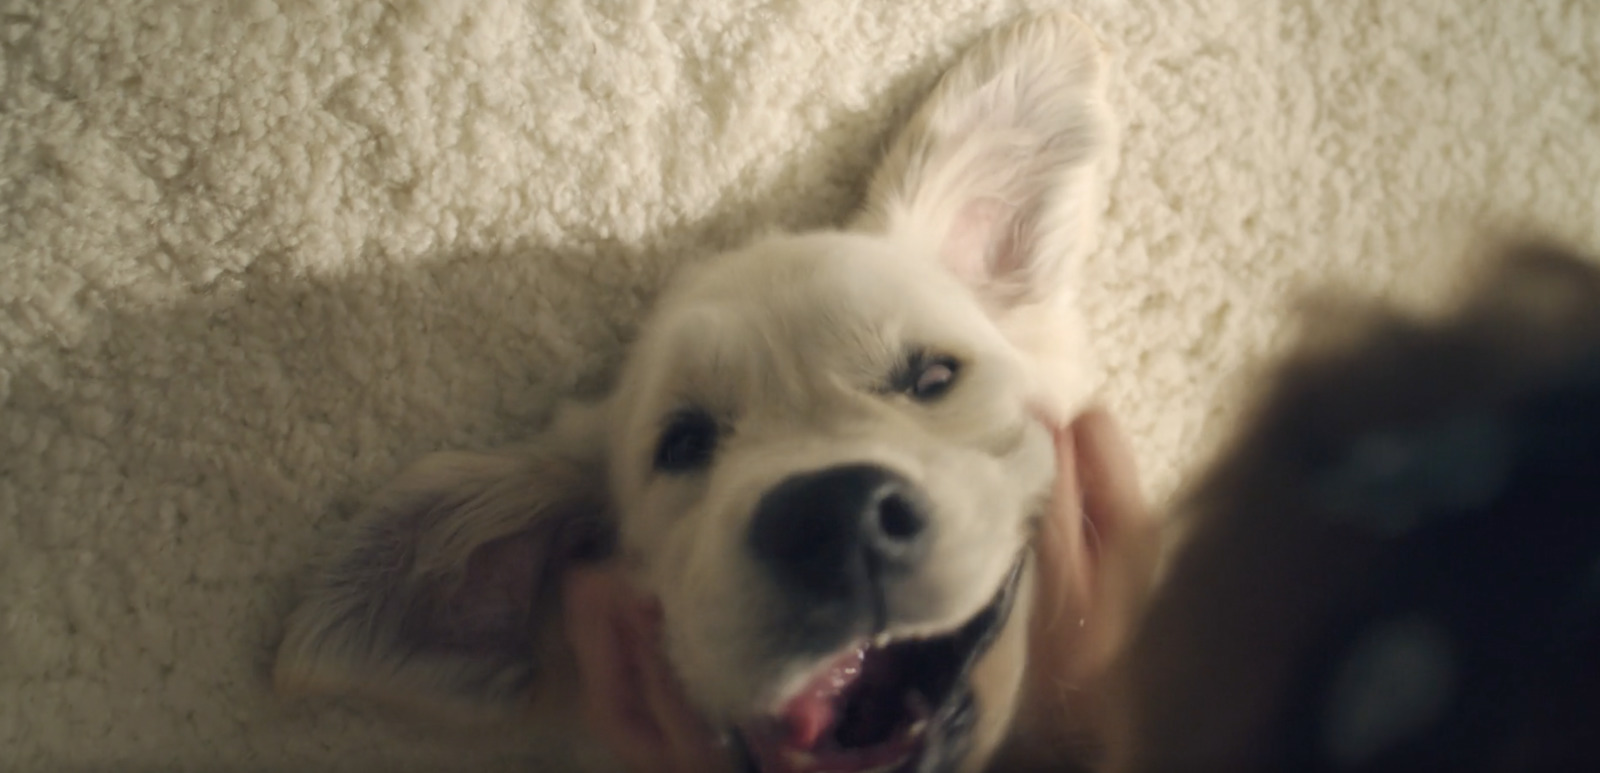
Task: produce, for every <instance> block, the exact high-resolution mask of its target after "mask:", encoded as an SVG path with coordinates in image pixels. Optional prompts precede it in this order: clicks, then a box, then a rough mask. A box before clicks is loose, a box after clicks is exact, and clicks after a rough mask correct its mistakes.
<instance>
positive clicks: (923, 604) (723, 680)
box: [611, 234, 1054, 721]
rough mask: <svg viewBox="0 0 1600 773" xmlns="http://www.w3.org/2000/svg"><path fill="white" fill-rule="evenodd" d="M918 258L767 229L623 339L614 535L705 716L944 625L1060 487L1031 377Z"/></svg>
mask: <svg viewBox="0 0 1600 773" xmlns="http://www.w3.org/2000/svg"><path fill="white" fill-rule="evenodd" d="M927 265H928V263H927V262H926V257H925V256H920V255H916V254H914V253H913V254H907V251H906V250H904V249H900V248H898V245H895V244H893V243H892V242H889V241H887V240H884V239H880V238H873V237H866V236H859V235H841V234H819V235H810V236H800V237H789V238H783V239H777V240H773V241H769V242H763V243H761V244H759V245H756V246H754V247H752V248H751V249H749V250H746V251H742V252H738V253H734V254H730V255H727V256H724V257H722V258H721V259H719V260H718V261H716V262H715V263H712V264H710V265H708V266H705V267H704V268H703V269H702V270H701V271H698V272H695V273H694V274H693V275H692V276H690V277H687V281H685V282H683V283H682V284H681V285H680V286H679V287H678V288H676V290H675V291H674V292H673V293H672V294H671V295H670V296H669V297H668V298H667V299H665V301H664V302H663V307H662V309H661V311H660V313H659V314H658V315H656V316H655V317H654V318H653V320H652V322H651V324H650V325H649V326H648V332H647V333H646V335H645V336H644V337H643V338H642V339H641V340H640V342H639V346H640V351H641V352H642V353H643V354H642V356H640V357H638V358H636V359H635V360H634V361H633V363H632V364H631V367H630V368H629V369H628V371H627V373H626V375H625V376H624V378H623V380H622V382H621V384H620V387H619V391H618V394H617V396H616V398H615V399H616V401H617V402H616V404H615V405H614V407H613V410H614V411H616V414H615V415H614V418H613V420H614V422H615V426H616V428H617V430H618V431H617V432H616V433H615V434H614V435H613V438H612V446H611V448H612V455H611V459H612V460H613V467H612V480H613V487H614V491H615V492H616V493H617V498H618V503H619V505H620V508H621V510H622V511H623V512H625V513H626V514H627V515H626V517H625V519H624V520H623V522H622V537H623V545H624V549H625V550H626V551H627V553H628V554H629V555H630V556H634V557H637V560H638V561H639V563H640V564H641V568H642V576H643V583H644V584H645V585H646V586H648V587H650V588H653V589H655V590H656V591H657V592H658V593H659V595H660V597H661V599H662V601H663V604H664V609H665V619H666V628H667V636H668V643H669V646H670V647H671V655H672V661H673V663H674V664H675V665H676V666H677V667H678V669H679V672H680V675H681V677H682V678H683V681H684V684H685V685H686V686H687V687H688V688H689V689H690V690H691V691H692V693H693V696H692V697H694V698H696V699H698V701H699V702H700V703H701V704H702V705H703V706H704V707H705V709H706V710H707V711H708V712H709V713H710V714H711V715H713V716H717V717H724V718H727V719H729V720H733V721H739V720H745V719H750V718H752V717H757V716H758V717H765V716H766V715H768V714H775V713H781V709H780V706H781V704H782V703H783V702H784V701H785V700H787V699H789V698H792V697H794V695H793V694H794V692H795V691H796V690H799V689H801V688H802V687H803V685H804V683H805V682H806V681H807V680H808V679H809V678H811V677H812V676H814V672H816V671H817V670H818V668H819V667H823V666H825V665H826V663H827V662H828V661H829V660H830V659H833V658H836V657H837V656H838V655H839V654H840V651H841V650H842V649H845V648H848V647H851V646H853V645H854V644H855V643H857V642H863V641H865V640H867V639H869V638H871V637H873V636H879V635H886V636H890V637H895V638H907V639H909V638H919V637H933V636H936V635H942V634H949V633H951V632H953V631H955V630H956V629H958V628H960V627H961V626H962V625H963V624H964V623H966V622H968V621H969V620H971V619H973V618H974V617H976V616H977V615H978V613H979V612H980V611H981V610H983V609H984V608H985V607H986V606H988V605H989V604H990V603H991V602H993V601H995V599H996V597H997V595H999V593H1000V591H1001V588H1002V585H1003V584H1004V582H1005V580H1006V579H1007V577H1008V576H1009V575H1010V574H1011V572H1012V569H1013V567H1015V566H1016V565H1017V564H1018V562H1019V560H1020V558H1021V556H1022V548H1023V545H1024V543H1025V541H1026V539H1027V537H1028V527H1029V525H1030V519H1031V518H1032V517H1033V516H1034V515H1036V514H1037V513H1039V512H1040V509H1041V508H1042V506H1043V504H1044V498H1045V496H1046V495H1047V494H1048V492H1049V487H1050V484H1051V481H1052V480H1053V477H1054V475H1053V473H1054V455H1053V449H1052V447H1051V444H1050V439H1049V436H1048V432H1047V431H1046V430H1045V429H1044V428H1043V426H1042V425H1041V424H1040V422H1039V421H1038V419H1037V418H1036V417H1035V416H1034V415H1033V413H1032V406H1031V405H1030V395H1029V394H1028V392H1027V385H1028V382H1029V376H1030V374H1029V372H1028V369H1027V365H1026V362H1025V360H1024V358H1023V356H1022V355H1021V354H1020V353H1019V352H1018V351H1017V350H1016V348H1015V347H1014V346H1012V345H1010V344H1009V343H1008V342H1007V340H1006V339H1005V337H1004V335H1002V334H1001V333H1000V331H999V330H998V329H997V328H996V326H995V325H994V324H993V323H992V322H991V321H990V320H989V317H988V315H987V314H986V313H985V312H984V310H983V309H982V308H981V307H980V306H979V304H978V303H977V302H976V300H975V298H974V297H973V296H972V294H971V293H970V292H967V291H965V290H964V288H963V287H962V286H961V285H960V284H959V282H957V281H956V280H955V279H954V278H953V277H951V276H949V275H947V274H944V273H941V272H931V271H928V270H927ZM841 488H842V489H850V488H856V489H858V490H857V491H854V492H851V491H843V492H841V491H840V490H839V489H841ZM875 498H876V499H877V501H874V500H875ZM819 508H832V509H834V510H835V511H836V512H835V513H833V514H830V513H823V512H817V509H819ZM764 540H766V541H774V540H775V541H776V544H772V545H768V544H765V542H764ZM835 543H838V544H835ZM880 543H881V544H880ZM807 545H812V546H815V547H814V549H806V546H807ZM869 656H870V657H880V656H881V654H880V648H871V649H869ZM941 665H942V666H948V667H949V668H950V669H952V670H954V669H956V668H958V667H959V666H960V663H956V662H951V663H947V664H941ZM894 689H898V690H900V692H899V693H898V694H895V695H893V696H892V697H893V698H894V699H896V700H901V699H906V698H908V697H909V695H908V694H907V693H908V692H909V689H910V686H909V685H904V686H896V688H894ZM935 697H941V698H942V697H946V696H935ZM898 708H899V707H898V706H895V707H892V709H898ZM886 710H889V709H886ZM907 719H908V720H910V715H909V714H908V715H907Z"/></svg>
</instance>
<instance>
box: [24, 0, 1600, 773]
mask: <svg viewBox="0 0 1600 773" xmlns="http://www.w3.org/2000/svg"><path fill="white" fill-rule="evenodd" d="M1031 1H1032V0H906V1H904V2H890V1H889V0H770V1H769V2H761V1H759V0H718V1H717V2H704V3H702V2H659V3H658V2H653V1H652V0H588V1H585V0H548V1H544V0H229V1H228V2H219V1H214V0H82V1H79V0H31V1H30V0H8V1H6V2H3V3H0V45H3V50H4V57H3V58H0V135H3V138H4V139H3V142H4V144H3V148H4V151H3V158H0V167H3V174H0V192H3V193H0V695H3V696H5V697H4V700H0V768H4V769H7V770H17V771H31V770H39V771H44V770H67V769H73V770H89V769H95V770H157V769H160V770H365V769H382V770H391V771H412V770H418V771H420V770H437V769H445V768H447V767H449V768H455V769H469V768H470V769H478V770H516V769H540V768H539V766H538V765H536V764H531V762H530V760H529V759H528V758H527V757H526V756H525V755H524V754H523V752H524V750H525V749H526V748H527V747H530V746H534V745H537V744H536V743H535V742H534V741H533V740H530V738H531V737H530V738H498V737H497V738H492V739H478V740H477V741H476V742H474V743H470V744H461V743H459V740H458V739H455V738H447V737H445V736H444V734H441V733H436V732H431V731H423V732H419V731H418V730H417V728H415V727H412V726H409V725H405V724H402V723H396V722H394V721H392V720H391V719H390V718H384V717H378V716H376V715H375V714H373V713H372V712H371V711H369V710H368V709H366V708H364V707H360V706H342V705H328V704H319V705H309V704H285V703H282V702H280V701H278V700H276V699H274V698H273V697H272V696H271V695H270V694H269V692H268V691H267V689H266V681H265V676H266V672H267V666H268V664H269V662H270V657H271V652H272V646H273V644H274V643H275V641H276V637H277V635H278V631H279V621H280V620H281V618H282V616H283V615H284V613H285V612H286V611H287V610H288V609H289V607H290V605H291V603H292V601H293V593H294V588H295V578H296V577H297V576H298V574H299V572H300V570H301V569H302V567H303V562H304V561H305V560H306V558H307V557H308V555H309V554H310V551H311V550H312V548H313V546H314V545H316V544H318V543H319V541H320V540H322V539H324V538H325V537H326V536H327V534H328V533H329V532H330V531H331V530H333V529H334V528H336V527H337V525H338V524H339V523H340V522H341V520H342V519H343V518H345V517H347V516H348V514H349V512H350V510H351V503H352V502H355V501H357V500H359V498H360V497H362V496H363V495H364V494H366V493H367V492H369V491H371V490H372V489H373V488H374V487H375V486H376V485H377V484H379V483H380V482H381V481H382V480H383V479H384V478H385V477H386V476H388V475H389V474H391V473H393V472H395V471H396V470H397V469H398V468H399V467H400V466H401V465H402V463H404V462H405V461H407V460H408V459H411V458H413V457H415V456H417V455H418V454H421V453H423V452H426V451H429V450H432V449H438V448H441V447H446V446H477V445H485V444H493V443H498V442H503V441H507V440H510V439H513V438H516V437H518V436H521V435H524V434H525V433H527V432H529V431H531V430H532V429H533V428H535V427H536V426H537V425H538V423H539V421H540V420H541V419H542V418H543V417H544V416H545V415H546V412H547V411H548V409H549V408H550V406H551V405H552V402H553V400H554V399H555V398H556V397H557V396H558V395H560V394H562V393H567V392H569V391H572V390H575V389H594V388H597V387H599V386H601V385H603V384H604V382H605V379H606V376H607V373H608V371H609V370H610V368H611V367H612V366H613V365H614V364H615V362H616V360H617V355H618V353H619V351H620V348H621V345H622V343H623V342H624V341H626V340H627V338H628V337H629V334H630V330H631V329H632V326H633V325H634V324H635V323H636V320H637V319H638V316H639V312H640V309H641V308H642V307H643V306H644V304H646V303H647V302H648V300H649V299H650V297H651V296H652V294H653V292H654V291H655V290H656V288H657V287H658V286H659V285H660V283H661V281H662V279H663V277H664V276H665V275H666V274H667V273H668V272H669V271H670V270H671V269H672V268H673V267H674V266H676V265H678V264H680V263H682V262H686V261H693V260H695V259H696V257H697V256H700V255H704V254H705V253H707V252H708V251H710V250H712V249H714V248H716V247H717V246H719V245H723V244H726V243H728V242H730V241H733V240H736V239H739V238H741V237H743V236H745V235H747V234H749V233H751V232H753V231H755V230H757V229H763V228H769V227H775V226H801V225H809V224H819V223H826V222H829V221H833V220H836V219H837V218H839V217H840V216H841V215H842V213H844V212H845V211H846V210H847V208H848V207H849V206H850V204H851V203H852V201H853V200H854V198H855V197H856V195H857V193H858V191H859V188H860V184H861V183H862V182H863V179H864V177H865V174H866V172H867V170H868V166H869V164H870V163H871V160H872V159H873V157H874V154H875V152H876V150H877V148H878V147H880V145H881V143H882V141H883V139H884V137H885V134H886V132H887V131H888V130H889V128H890V127H891V126H892V124H893V121H894V118H895V116H896V115H897V114H899V113H900V111H902V110H903V109H904V108H905V107H906V106H908V105H909V104H910V103H911V102H912V101H913V100H914V98H915V97H916V96H917V95H918V94H919V93H920V92H921V91H922V90H923V89H924V88H926V87H927V85H928V84H929V83H930V82H931V78H932V77H933V76H934V75H935V74H936V73H937V71H938V70H939V68H940V67H941V66H942V65H943V64H944V63H946V62H948V61H949V60H950V58H951V56H952V55H953V52H954V51H955V50H956V49H957V48H958V47H959V46H960V45H962V44H963V43H965V42H966V41H969V40H971V39H972V38H973V37H974V36H975V35H976V34H978V33H979V32H980V31H981V30H983V29H985V28H986V27H988V26H990V25H992V24H994V23H997V22H999V21H1001V20H1003V19H1005V18H1008V17H1010V16H1012V15H1014V14H1015V13H1017V12H1018V11H1019V10H1021V9H1022V8H1023V7H1024V6H1025V5H1026V4H1027V3H1028V2H1031ZM1033 4H1034V5H1040V4H1042V2H1034V3H1033ZM1076 7H1077V8H1078V9H1079V10H1080V11H1081V13H1082V14H1083V15H1084V16H1085V17H1086V18H1087V19H1088V20H1089V22H1090V23H1091V24H1092V25H1093V26H1095V27H1096V28H1097V29H1099V30H1100V31H1101V32H1102V33H1103V34H1104V36H1105V38H1106V39H1107V40H1108V41H1109V42H1110V43H1111V45H1112V46H1113V47H1114V48H1115V50H1116V54H1117V64H1116V68H1115V69H1116V74H1115V78H1116V80H1115V83H1114V85H1113V88H1112V92H1111V97H1112V101H1113V103H1114V105H1115V107H1116V109H1117V111H1118V112H1119V114H1120V115H1121V116H1122V120H1123V121H1124V122H1125V125H1124V131H1123V142H1122V146H1121V149H1120V157H1121V163H1120V168H1119V169H1118V170H1117V172H1116V178H1115V183H1114V185H1113V186H1112V188H1111V192H1110V206H1109V211H1108V212H1107V213H1106V226H1105V229H1104V231H1103V235H1102V237H1101V239H1100V242H1099V246H1098V248H1097V249H1096V251H1095V252H1094V253H1093V255H1092V265H1091V266H1090V270H1089V275H1090V277H1091V279H1092V281H1090V282H1089V284H1088V285H1087V286H1086V287H1084V288H1083V292H1084V294H1085V296H1086V304H1087V306H1088V308H1089V310H1090V313H1091V317H1092V320H1093V323H1094V326H1095V330H1096V332H1097V336H1098V341H1099V344H1100V346H1101V348H1102V350H1103V352H1104V355H1105V359H1106V362H1107V364H1108V365H1109V368H1110V382H1109V385H1108V388H1107V393H1106V394H1107V398H1106V399H1107V400H1108V401H1109V402H1110V403H1111V405H1112V406H1113V407H1114V408H1115V409H1116V410H1118V411H1119V412H1120V413H1121V414H1122V415H1123V416H1124V417H1125V418H1126V421H1127V424H1128V425H1129V427H1130V429H1131V431H1132V432H1133V434H1134V440H1135V443H1136V446H1137V449H1138V453H1139V454H1140V456H1141V457H1142V460H1143V462H1144V464H1145V465H1146V468H1147V469H1148V476H1149V483H1150V486H1151V488H1152V491H1153V492H1154V493H1155V494H1156V495H1157V496H1164V495H1165V494H1166V493H1167V492H1170V491H1172V490H1173V488H1174V486H1175V485H1176V484H1178V483H1179V482H1180V481H1181V480H1182V476H1183V474H1184V473H1185V472H1186V471H1188V470H1190V469H1192V467H1193V465H1194V464H1195V463H1196V461H1197V460H1198V459H1200V458H1201V457H1202V456H1203V455H1204V449H1205V448H1206V447H1207V446H1208V445H1209V444H1210V443H1211V442H1212V440H1213V438H1214V437H1216V436H1217V434H1218V433H1217V430H1219V429H1221V428H1224V427H1226V425H1227V423H1228V421H1229V419H1230V417H1231V416H1233V415H1234V414H1235V408H1234V406H1236V405H1238V403H1239V400H1238V397H1239V395H1240V391H1239V389H1238V387H1239V385H1240V384H1242V383H1244V382H1246V381H1248V379H1246V378H1243V377H1241V376H1240V375H1239V374H1240V373H1241V372H1243V371H1241V370H1240V368H1241V367H1242V366H1245V365H1248V364H1249V363H1251V362H1253V361H1255V360H1256V359H1258V358H1259V357H1260V355H1261V354H1262V353H1264V352H1267V351H1269V350H1271V349H1272V348H1273V347H1274V346H1276V345H1277V343H1278V341H1279V339H1280V338H1281V336H1280V335H1279V333H1280V331H1281V330H1282V329H1283V327H1284V326H1283V324H1282V320H1283V319H1284V316H1283V314H1282V312H1283V310H1284V309H1285V308H1286V303H1287V301H1288V300H1290V299H1292V297H1293V296H1292V294H1291V293H1290V292H1289V291H1291V290H1293V289H1295V288H1297V287H1301V286H1304V285H1306V284H1307V283H1316V284H1320V283H1324V282H1329V281H1333V282H1337V283H1340V284H1343V285H1345V286H1351V287H1355V288H1359V289H1363V290H1370V291H1379V292H1384V293H1398V294H1401V295H1404V296H1407V297H1410V298H1413V299H1415V300H1418V301H1424V302H1426V301H1430V300H1431V299H1433V298H1436V297H1439V296H1440V295H1441V294H1442V293H1444V292H1446V291H1447V290H1448V289H1449V288H1450V287H1452V286H1454V285H1455V284H1457V282H1458V281H1459V278H1460V277H1461V276H1462V275H1463V274H1464V273H1466V271H1467V268H1468V266H1469V265H1470V264H1471V261H1467V260H1464V259H1460V258H1459V257H1458V256H1459V255H1461V254H1462V248H1463V247H1464V246H1465V245H1469V244H1471V243H1473V242H1475V241H1477V240H1478V236H1479V235H1480V234H1481V231H1478V230H1475V229H1477V228H1480V227H1483V226H1503V225H1507V224H1512V225H1520V224H1533V225H1539V226H1543V227H1545V228H1547V229H1549V230H1552V231H1554V232H1556V233H1558V234H1561V235H1564V236H1568V237H1572V238H1575V239H1578V240H1580V241H1582V242H1584V243H1586V244H1588V245H1591V246H1593V245H1596V244H1600V230H1597V229H1600V217H1597V209H1596V208H1597V206H1600V204H1597V202H1600V196H1597V188H1600V4H1595V3H1588V2H1564V3H1557V2H1537V3H1513V2H1487V1H1485V2H1477V3H1456V2H1401V0H1393V1H1392V2H1385V1H1382V0H1363V1H1361V2H1343V1H1341V2H1328V1H1327V0H1276V1H1270V2H1269V1H1268V0H1232V1H1224V2H1205V1H1202V0H1130V1H1129V2H1125V3H1123V2H1109V1H1108V0H1101V1H1096V0H1081V1H1080V2H1077V3H1076ZM539 743H542V741H541V742H539ZM472 766H480V767H472Z"/></svg>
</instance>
